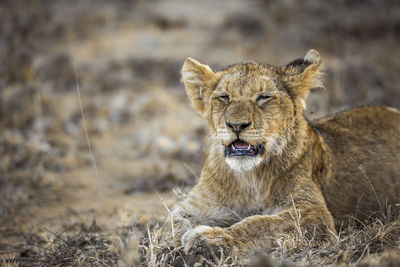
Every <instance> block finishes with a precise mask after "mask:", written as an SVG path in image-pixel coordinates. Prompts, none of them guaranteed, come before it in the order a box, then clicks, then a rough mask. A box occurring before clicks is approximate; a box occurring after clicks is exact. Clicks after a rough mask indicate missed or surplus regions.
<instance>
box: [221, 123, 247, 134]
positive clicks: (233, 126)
mask: <svg viewBox="0 0 400 267" xmlns="http://www.w3.org/2000/svg"><path fill="white" fill-rule="evenodd" d="M226 125H227V126H228V128H230V129H231V130H232V131H234V132H235V133H240V132H241V131H243V130H244V129H246V128H248V127H250V125H251V121H250V122H235V123H234V122H226Z"/></svg>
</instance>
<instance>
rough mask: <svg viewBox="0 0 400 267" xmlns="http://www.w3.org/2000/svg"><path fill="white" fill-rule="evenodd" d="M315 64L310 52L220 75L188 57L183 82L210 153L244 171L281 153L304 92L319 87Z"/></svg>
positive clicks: (317, 59)
mask: <svg viewBox="0 0 400 267" xmlns="http://www.w3.org/2000/svg"><path fill="white" fill-rule="evenodd" d="M320 65H321V59H320V56H319V54H318V52H317V51H315V50H310V51H309V52H308V53H307V54H306V56H305V57H304V58H301V59H297V60H294V61H293V62H291V63H289V64H287V65H286V66H282V67H275V66H271V65H266V64H257V63H255V62H249V63H243V64H237V65H233V66H230V67H228V68H226V69H224V70H222V71H219V72H214V71H213V70H212V69H211V68H210V67H209V66H207V65H203V64H201V63H199V62H198V61H196V60H194V59H192V58H188V59H186V61H185V63H184V64H183V68H182V80H183V82H184V84H185V88H186V92H187V94H188V96H189V98H190V100H191V102H192V104H193V107H194V108H195V109H196V110H197V111H198V112H199V113H200V115H202V116H203V117H204V118H207V119H208V122H209V125H210V128H211V136H212V149H214V150H215V152H217V153H218V154H219V155H220V156H222V157H224V158H225V161H226V163H227V164H228V165H229V166H230V167H231V168H232V169H234V170H236V171H249V170H252V169H253V168H255V167H257V166H258V165H260V164H261V163H262V162H263V161H264V160H266V159H268V158H269V156H270V155H271V154H281V153H282V151H283V150H284V149H285V146H286V145H287V142H288V138H290V135H291V131H292V130H293V129H294V126H295V124H296V118H297V117H299V116H296V115H297V114H299V113H300V114H301V113H302V109H304V108H305V105H304V103H305V99H306V97H307V94H308V92H309V90H310V89H311V88H313V87H320V86H322V84H321V82H320V71H319V68H320Z"/></svg>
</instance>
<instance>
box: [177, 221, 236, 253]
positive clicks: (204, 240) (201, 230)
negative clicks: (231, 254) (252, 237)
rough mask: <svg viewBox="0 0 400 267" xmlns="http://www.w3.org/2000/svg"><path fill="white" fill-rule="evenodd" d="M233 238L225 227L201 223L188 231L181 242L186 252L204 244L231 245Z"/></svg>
mask: <svg viewBox="0 0 400 267" xmlns="http://www.w3.org/2000/svg"><path fill="white" fill-rule="evenodd" d="M231 239H232V237H231V236H230V235H229V234H228V233H227V231H226V230H225V229H223V228H220V227H210V226H205V225H200V226H197V227H196V228H194V229H192V230H189V231H187V232H186V233H185V234H184V235H183V236H182V239H181V242H182V245H183V247H184V250H185V252H186V253H189V252H192V251H194V250H196V248H198V247H202V246H210V245H211V246H224V247H230V245H231V242H230V241H231Z"/></svg>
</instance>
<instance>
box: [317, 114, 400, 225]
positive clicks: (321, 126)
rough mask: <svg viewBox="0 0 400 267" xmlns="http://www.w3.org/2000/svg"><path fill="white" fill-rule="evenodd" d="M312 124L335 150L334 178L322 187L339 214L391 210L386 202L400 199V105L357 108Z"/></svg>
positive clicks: (335, 212) (361, 214)
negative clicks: (398, 108)
mask: <svg viewBox="0 0 400 267" xmlns="http://www.w3.org/2000/svg"><path fill="white" fill-rule="evenodd" d="M312 125H313V127H314V128H315V129H316V130H317V131H318V132H319V133H320V134H321V135H322V136H323V138H324V140H325V141H326V143H327V144H328V146H329V147H330V150H331V152H332V154H333V156H334V159H333V161H332V165H333V170H334V176H333V179H331V180H330V181H329V182H328V181H323V182H322V183H323V184H322V185H321V187H322V190H323V192H324V195H325V198H326V201H327V204H328V208H329V209H330V210H331V212H332V214H333V216H334V218H335V219H336V220H339V221H340V220H341V219H342V218H343V216H345V215H356V216H357V217H358V218H360V219H364V218H366V217H367V216H368V215H370V214H371V213H373V212H380V211H381V210H386V203H389V204H392V206H394V204H397V203H400V112H399V111H397V110H395V109H392V108H386V107H361V108H354V109H351V110H348V111H345V112H341V113H338V114H336V115H334V116H332V117H328V118H325V119H321V120H318V121H314V122H312ZM378 199H379V201H378ZM339 221H337V222H339Z"/></svg>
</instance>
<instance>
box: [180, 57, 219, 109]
mask: <svg viewBox="0 0 400 267" xmlns="http://www.w3.org/2000/svg"><path fill="white" fill-rule="evenodd" d="M215 76H216V75H215V73H214V71H213V70H212V69H211V68H210V67H209V66H207V65H203V64H201V63H200V62H198V61H196V60H194V59H193V58H190V57H189V58H187V59H186V60H185V63H183V67H182V81H183V83H184V84H185V89H186V93H187V95H188V97H189V98H190V100H191V101H192V105H193V107H194V109H195V110H197V112H199V113H200V115H202V116H203V117H205V116H206V103H207V100H208V98H209V96H210V94H211V91H212V86H211V83H212V82H213V81H214V80H215Z"/></svg>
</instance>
